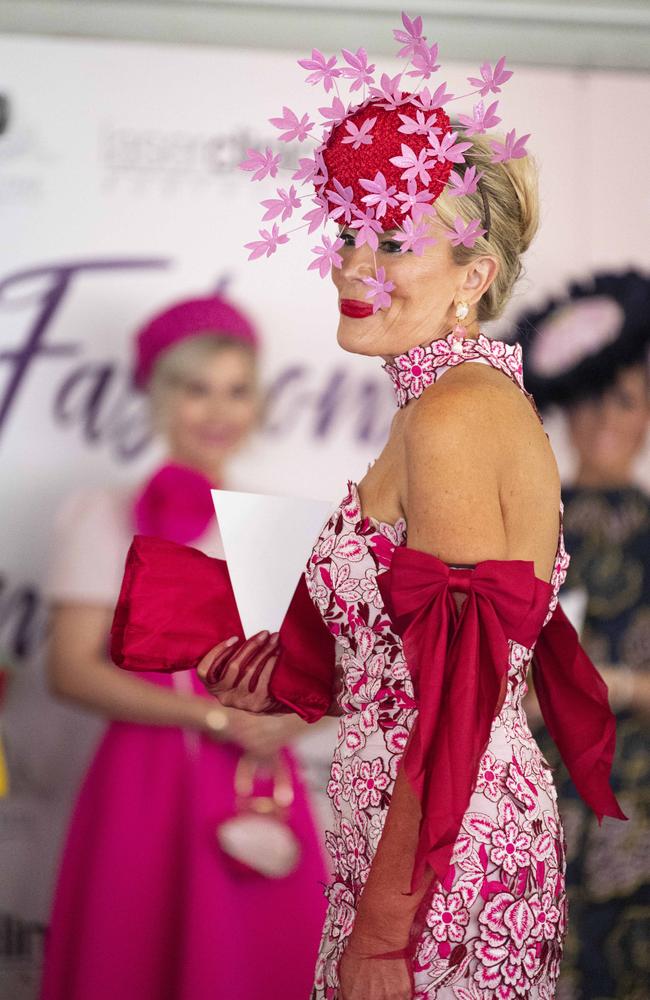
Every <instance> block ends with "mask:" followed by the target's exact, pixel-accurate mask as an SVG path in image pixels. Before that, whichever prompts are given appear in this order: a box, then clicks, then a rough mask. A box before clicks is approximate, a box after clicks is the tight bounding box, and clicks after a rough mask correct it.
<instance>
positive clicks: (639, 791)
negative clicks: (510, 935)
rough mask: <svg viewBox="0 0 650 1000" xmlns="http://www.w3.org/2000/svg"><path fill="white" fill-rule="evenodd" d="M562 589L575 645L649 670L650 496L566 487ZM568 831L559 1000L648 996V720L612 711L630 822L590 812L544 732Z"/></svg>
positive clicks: (618, 784)
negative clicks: (576, 612) (581, 614)
mask: <svg viewBox="0 0 650 1000" xmlns="http://www.w3.org/2000/svg"><path fill="white" fill-rule="evenodd" d="M564 504H565V535H566V544H567V548H568V549H569V551H570V552H571V555H572V558H571V565H570V567H569V571H568V576H567V581H566V587H565V589H566V590H567V591H568V590H570V589H574V588H580V589H581V590H582V591H584V593H585V594H586V601H587V603H586V614H585V620H584V626H583V631H582V634H581V640H582V643H583V645H584V647H585V649H586V650H587V652H588V653H589V655H590V656H591V658H592V659H593V660H594V662H595V663H596V664H607V665H608V666H610V667H616V666H621V667H623V666H624V667H627V668H630V669H632V670H635V671H639V672H644V671H647V670H648V669H650V498H648V496H646V495H645V494H644V493H643V492H642V491H641V490H640V489H638V488H636V487H634V486H630V487H627V488H622V489H615V490H598V489H582V488H580V489H578V488H572V489H566V490H564ZM540 744H541V745H542V749H543V751H544V752H545V754H546V756H547V759H548V760H549V762H550V763H551V764H552V765H553V767H554V768H556V780H557V786H558V794H559V800H560V814H561V816H562V820H563V824H564V828H565V831H566V836H567V845H568V858H567V862H568V863H567V885H568V891H569V913H570V919H569V937H568V940H567V944H566V949H565V959H564V962H563V965H562V974H561V977H560V983H559V986H558V993H557V996H558V1000H605V998H625V1000H648V997H650V885H649V882H650V802H649V798H650V740H649V738H648V720H647V719H643V718H642V717H641V716H640V715H638V714H636V713H632V712H629V711H625V712H621V713H619V714H618V716H617V752H616V759H615V763H614V768H613V772H612V784H613V787H614V790H615V792H616V795H617V797H618V799H619V801H620V803H621V807H622V808H623V810H624V811H625V813H626V814H627V816H628V817H629V822H628V823H615V822H614V821H613V820H609V819H607V818H606V819H605V820H604V821H603V825H602V827H598V824H597V822H596V819H595V817H594V816H593V814H591V813H589V812H588V810H587V809H586V808H585V806H584V804H583V803H582V802H581V800H580V798H579V796H578V794H577V792H576V790H575V788H574V787H573V785H572V783H571V781H570V780H569V778H568V775H567V774H566V771H565V770H564V768H563V767H562V766H561V764H560V759H559V755H558V753H557V750H555V748H554V746H553V744H552V743H551V741H550V739H549V738H548V737H547V736H546V735H545V734H544V736H543V737H542V738H541V739H540Z"/></svg>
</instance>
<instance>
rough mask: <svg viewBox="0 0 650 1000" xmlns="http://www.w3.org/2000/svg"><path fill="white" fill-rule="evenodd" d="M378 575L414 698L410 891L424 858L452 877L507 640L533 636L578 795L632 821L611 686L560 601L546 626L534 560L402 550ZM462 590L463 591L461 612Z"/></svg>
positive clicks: (408, 767)
mask: <svg viewBox="0 0 650 1000" xmlns="http://www.w3.org/2000/svg"><path fill="white" fill-rule="evenodd" d="M378 583H379V587H380V590H381V593H382V596H383V598H384V601H385V603H386V607H387V610H388V612H389V614H390V616H391V619H392V622H393V625H394V627H395V631H396V632H397V633H398V634H399V635H400V636H401V638H402V641H403V645H404V654H405V657H406V662H407V664H408V667H409V670H410V673H411V676H412V678H413V683H414V687H415V695H416V699H417V703H418V718H417V722H416V724H415V727H414V729H413V731H412V734H411V737H410V740H409V743H408V745H407V748H406V751H405V753H404V758H403V761H402V767H403V768H404V771H405V774H406V776H407V778H408V780H409V782H410V784H411V786H412V787H413V789H414V790H415V792H416V794H417V796H418V798H419V800H420V803H421V808H422V822H421V827H420V839H419V843H418V848H417V853H416V858H415V865H414V873H413V886H414V887H415V886H416V885H417V884H419V882H420V879H421V876H422V874H423V872H424V868H425V865H429V866H430V867H431V868H432V869H433V871H434V872H435V873H436V875H437V876H438V878H439V879H440V880H443V879H444V877H445V875H446V874H447V871H448V867H449V864H450V861H451V855H452V851H453V848H454V844H455V842H456V839H457V837H458V833H459V831H460V826H461V822H462V819H463V816H464V815H465V812H466V811H467V808H468V806H469V801H470V797H471V795H472V792H473V789H474V787H475V785H476V780H477V776H478V769H479V762H480V759H481V757H482V755H483V753H484V751H485V749H486V747H487V744H488V740H489V737H490V729H491V726H492V722H493V720H494V718H495V717H496V716H497V715H498V713H499V711H500V708H501V706H502V704H503V700H504V697H505V693H506V685H507V674H508V661H509V646H508V641H509V640H513V641H515V642H517V643H520V644H521V645H523V646H527V647H532V646H534V645H535V643H536V641H537V646H536V660H537V666H536V678H537V677H541V678H543V679H542V683H541V688H542V690H541V695H540V705H541V707H542V711H543V713H544V718H545V719H546V721H547V723H548V724H549V731H550V732H551V735H553V736H554V738H556V739H557V740H558V746H559V748H560V750H561V752H562V755H563V757H564V760H565V762H566V764H567V767H568V769H569V771H570V773H571V775H572V777H573V778H574V781H575V782H576V786H577V787H578V790H579V791H580V793H581V795H583V797H584V798H585V801H587V802H588V803H589V805H590V806H591V807H592V808H593V809H594V810H595V811H596V812H597V813H598V815H599V816H602V815H608V816H616V817H619V818H624V816H623V814H622V813H621V810H620V808H619V806H618V803H617V802H616V799H615V797H614V794H613V792H612V790H611V788H610V786H609V771H610V767H611V761H612V757H613V753H614V740H615V722H614V717H613V715H612V713H611V711H610V708H609V705H608V702H607V689H606V687H605V685H604V683H603V681H602V680H601V678H600V676H599V674H598V672H597V670H596V668H595V667H594V665H593V664H592V663H591V661H590V660H589V659H588V657H587V656H586V654H585V653H584V652H583V651H582V650H581V649H580V646H579V643H578V640H577V636H576V634H575V631H574V630H573V629H572V628H571V626H570V625H569V623H568V621H567V620H566V618H565V617H564V615H563V614H562V611H561V610H560V609H558V610H557V611H556V612H555V614H554V616H553V619H552V622H549V625H548V626H547V627H546V628H544V629H542V626H543V623H544V619H545V617H546V614H547V612H548V606H549V601H550V599H551V596H552V593H553V591H552V587H551V585H550V584H548V583H546V582H544V581H543V580H540V579H538V578H537V577H536V576H535V573H534V567H533V564H532V563H530V562H523V561H515V560H507V561H506V560H487V561H485V562H481V563H479V564H478V565H477V566H476V567H475V568H474V569H468V570H462V569H452V568H451V567H449V566H448V565H447V564H446V563H444V562H442V561H441V560H440V559H437V558H436V557H435V556H432V555H429V554H427V553H424V552H418V551H416V550H414V549H409V548H399V549H396V550H395V553H394V555H393V560H392V563H391V567H390V569H389V570H388V571H387V572H385V573H383V574H381V575H380V576H379V578H378ZM454 593H463V594H465V595H466V599H465V601H464V602H463V605H462V607H461V609H460V611H458V609H457V606H456V602H455V600H454V597H453V594H454ZM547 630H550V631H547ZM540 632H541V635H540ZM538 693H539V690H538ZM577 720H583V721H580V722H577Z"/></svg>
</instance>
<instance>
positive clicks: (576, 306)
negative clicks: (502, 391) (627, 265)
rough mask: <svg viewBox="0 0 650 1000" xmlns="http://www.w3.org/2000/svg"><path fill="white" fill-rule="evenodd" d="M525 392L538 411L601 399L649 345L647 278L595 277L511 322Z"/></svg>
mask: <svg viewBox="0 0 650 1000" xmlns="http://www.w3.org/2000/svg"><path fill="white" fill-rule="evenodd" d="M513 339H515V340H517V341H518V342H519V343H520V344H521V346H522V351H523V361H524V377H525V381H526V388H527V389H528V391H529V392H531V393H532V395H533V396H534V398H535V402H536V403H537V405H538V406H539V408H540V409H545V408H546V407H548V406H551V405H553V404H556V405H558V406H568V405H570V404H571V403H575V402H578V401H579V400H581V399H587V398H589V397H594V396H599V395H600V394H601V393H603V392H604V391H605V390H606V389H608V388H609V387H610V386H611V385H613V384H614V382H615V381H616V379H617V377H618V374H619V372H620V371H621V370H622V369H624V368H629V367H631V366H633V365H636V364H641V363H642V362H644V361H645V360H646V358H647V355H648V348H649V346H650V276H649V275H645V274H641V273H640V272H639V271H634V270H630V271H624V272H618V273H616V272H597V273H595V274H594V275H593V276H592V277H590V278H588V279H587V280H585V281H584V282H574V283H572V284H571V285H570V286H569V288H568V290H567V292H566V293H565V294H564V295H563V296H561V297H558V298H553V299H550V300H549V301H548V302H547V303H546V305H545V306H544V307H543V308H540V309H537V310H530V311H529V312H526V313H524V314H523V315H521V316H520V317H519V318H518V320H517V321H516V323H515V329H514V338H513Z"/></svg>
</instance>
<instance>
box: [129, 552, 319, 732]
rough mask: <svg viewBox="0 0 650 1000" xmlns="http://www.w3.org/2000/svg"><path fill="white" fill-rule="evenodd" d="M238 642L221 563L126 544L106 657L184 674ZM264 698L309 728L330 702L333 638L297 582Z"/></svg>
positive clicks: (232, 604)
mask: <svg viewBox="0 0 650 1000" xmlns="http://www.w3.org/2000/svg"><path fill="white" fill-rule="evenodd" d="M232 635H237V636H239V637H240V639H242V640H243V638H244V634H243V630H242V625H241V621H240V618H239V613H238V611H237V604H236V602H235V596H234V593H233V589H232V585H231V582H230V576H229V574H228V567H227V565H226V563H225V562H224V560H222V559H214V558H211V557H210V556H206V555H204V554H203V553H202V552H199V551H198V549H193V548H190V547H189V546H186V545H178V544H176V543H175V542H168V541H165V540H164V539H162V538H152V537H149V536H144V535H136V536H135V538H134V539H133V542H132V543H131V547H130V548H129V551H128V554H127V557H126V566H125V570H124V578H123V581H122V587H121V590H120V596H119V598H118V602H117V606H116V608H115V614H114V617H113V624H112V627H111V658H112V660H113V662H114V663H116V664H117V666H119V667H122V668H123V669H124V670H133V671H149V670H151V671H165V672H172V671H176V670H189V669H192V668H194V667H196V666H197V664H198V663H199V661H200V660H201V659H202V657H203V656H205V654H206V653H207V652H208V650H210V649H211V648H212V647H213V646H215V645H216V644H217V643H218V642H222V641H223V640H224V639H227V638H229V637H230V636H232ZM271 694H272V695H273V697H274V698H275V700H276V701H277V702H279V703H280V704H281V705H282V706H284V707H285V708H286V709H288V710H289V711H293V712H296V713H297V714H298V715H300V716H301V718H303V719H305V720H306V721H307V722H316V721H317V720H318V719H320V718H321V717H322V716H323V715H324V714H325V713H326V712H327V710H328V709H329V707H330V705H331V703H332V701H333V698H334V638H333V636H332V635H331V634H330V632H329V630H328V629H327V627H326V626H325V624H324V622H323V620H322V618H321V616H320V615H319V613H318V611H317V610H316V608H315V607H314V604H313V602H312V601H311V598H310V597H309V593H308V591H307V585H306V582H305V577H304V574H302V575H301V577H300V580H299V582H298V586H297V587H296V590H295V592H294V595H293V598H292V600H291V604H290V605H289V610H288V611H287V614H286V615H285V618H284V620H283V622H282V625H281V627H280V656H279V659H278V663H277V665H276V667H275V670H274V671H273V676H272V678H271Z"/></svg>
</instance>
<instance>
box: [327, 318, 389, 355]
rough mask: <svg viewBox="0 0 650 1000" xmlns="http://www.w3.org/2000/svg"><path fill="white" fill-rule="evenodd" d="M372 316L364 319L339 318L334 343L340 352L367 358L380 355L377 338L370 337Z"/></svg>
mask: <svg viewBox="0 0 650 1000" xmlns="http://www.w3.org/2000/svg"><path fill="white" fill-rule="evenodd" d="M373 320H374V316H368V317H366V318H364V319H349V318H348V317H346V316H341V318H340V320H339V326H338V330H337V332H336V341H337V343H338V345H339V347H340V348H342V350H344V351H347V352H348V354H361V355H363V356H364V357H367V358H375V357H378V356H379V355H380V354H381V350H380V348H379V346H378V344H379V341H378V338H377V337H373V336H372V327H373V325H375V324H373Z"/></svg>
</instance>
